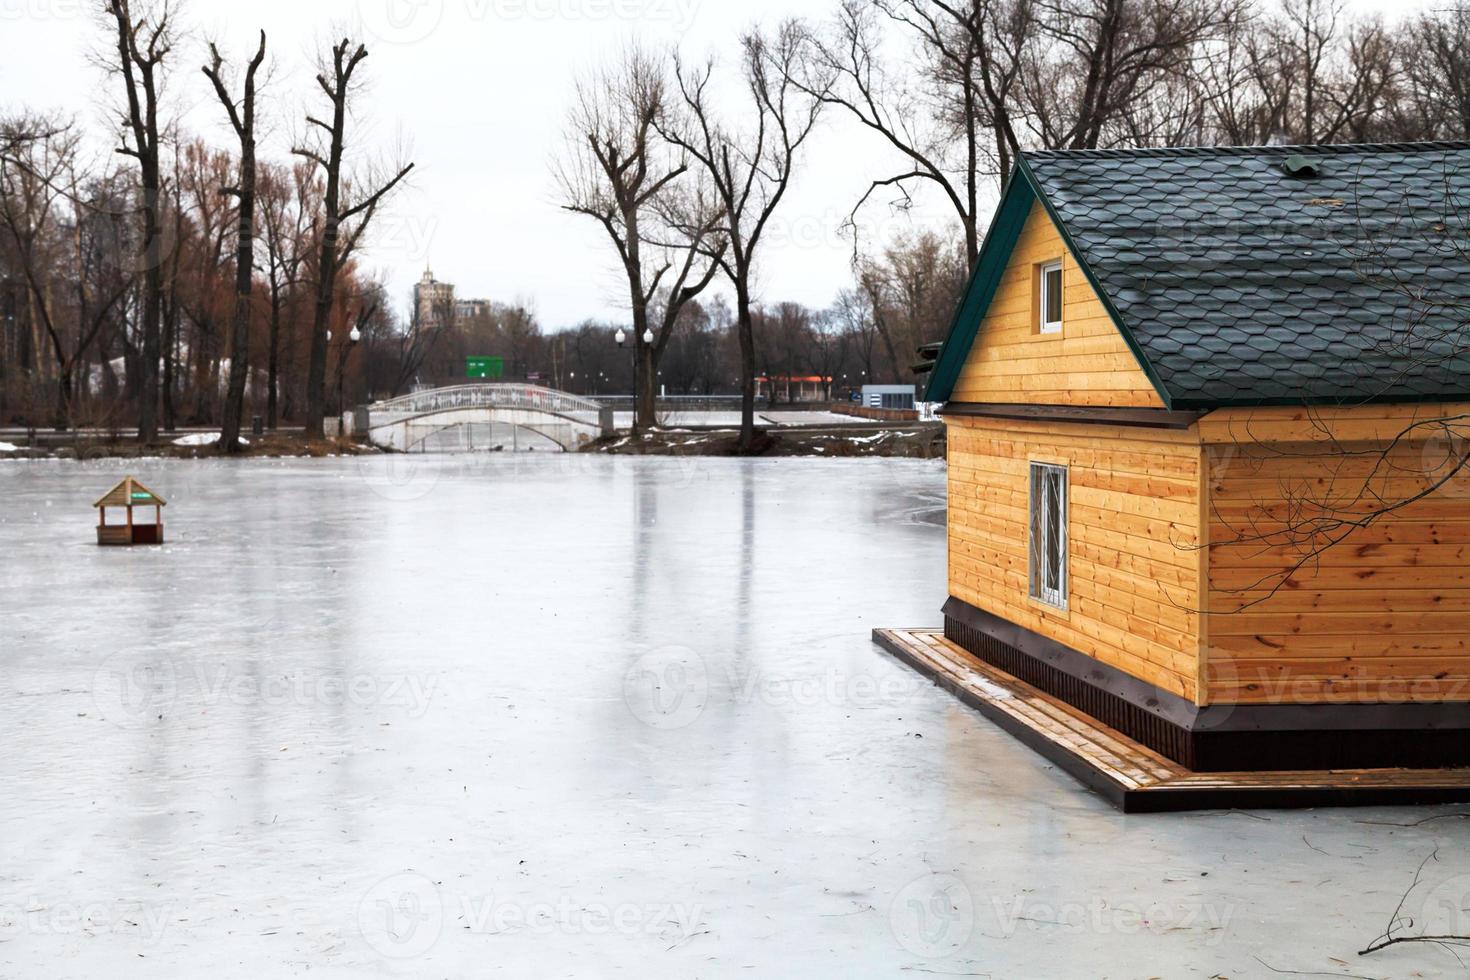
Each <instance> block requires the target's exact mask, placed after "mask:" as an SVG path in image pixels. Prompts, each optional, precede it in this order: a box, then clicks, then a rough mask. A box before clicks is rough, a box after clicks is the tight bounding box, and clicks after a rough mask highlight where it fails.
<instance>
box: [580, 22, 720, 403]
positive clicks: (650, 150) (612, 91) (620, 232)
mask: <svg viewBox="0 0 1470 980" xmlns="http://www.w3.org/2000/svg"><path fill="white" fill-rule="evenodd" d="M667 95H668V77H667V69H666V66H665V64H664V63H663V61H662V60H660V59H658V58H656V57H653V56H651V55H649V54H648V53H646V52H644V51H642V50H640V49H638V48H636V47H634V48H629V49H628V50H627V51H625V52H624V54H623V56H622V60H621V63H620V64H619V65H618V66H617V67H616V68H614V69H613V70H611V71H603V72H598V73H596V74H594V75H593V76H591V77H589V78H587V79H585V80H584V81H582V82H581V83H579V84H578V86H577V101H576V104H575V106H574V107H573V109H572V112H571V117H570V121H569V127H568V133H567V142H568V149H569V150H570V153H569V155H568V158H567V159H566V160H565V161H564V162H562V163H561V164H560V165H559V166H558V168H557V179H558V182H559V183H560V184H561V187H562V197H563V202H564V203H563V205H562V207H563V208H565V209H566V210H568V211H571V212H573V213H576V214H584V215H587V216H589V217H591V218H593V219H595V220H596V221H597V222H598V223H599V224H600V225H601V226H602V227H603V229H604V230H605V231H606V232H607V235H608V238H609V239H610V240H611V242H612V244H613V246H614V248H615V249H616V251H617V253H618V258H619V261H620V262H621V264H622V267H623V273H624V275H625V276H626V278H627V283H628V293H629V307H630V311H631V313H632V318H633V324H632V326H633V330H632V333H633V350H634V381H633V385H634V412H633V431H635V432H637V431H638V430H640V429H643V428H648V427H650V426H653V425H654V424H655V422H656V415H655V390H656V386H655V380H656V378H657V376H658V366H659V360H660V358H661V357H662V354H663V351H664V349H665V347H666V346H667V344H668V341H669V337H670V335H671V334H672V332H673V329H674V325H675V324H676V323H677V322H678V319H679V314H680V311H681V310H682V309H683V308H684V306H685V305H686V304H688V303H689V302H690V301H692V300H693V299H694V298H695V297H696V296H698V295H699V294H700V293H701V292H702V291H703V290H704V289H705V288H706V287H707V286H708V285H709V283H710V280H711V279H713V278H714V275H715V273H716V271H717V270H718V265H717V264H716V263H715V261H713V260H712V259H711V258H710V257H709V256H710V255H713V254H718V252H719V250H720V249H722V248H723V243H719V244H715V243H713V242H712V239H713V238H714V233H713V230H714V227H715V225H716V224H717V223H718V221H719V213H718V211H717V210H716V209H714V208H712V207H710V206H709V202H708V200H707V199H706V198H705V197H704V196H702V195H700V194H699V193H697V192H696V193H690V194H680V193H678V188H677V183H678V182H679V181H680V180H681V178H685V175H686V173H687V172H688V170H689V163H688V159H687V156H686V155H685V154H684V153H682V152H681V151H680V150H679V149H678V148H677V147H674V146H672V145H671V144H669V143H668V142H667V141H666V140H664V139H663V138H662V136H661V135H660V134H659V132H658V131H657V129H656V127H655V124H656V122H657V121H658V120H659V118H660V117H661V116H662V115H664V114H665V112H666V107H665V99H666V98H667ZM698 176H699V175H695V180H697V179H698ZM685 182H686V183H687V182H688V181H687V179H686V181H685ZM656 300H658V302H657V303H656ZM655 305H657V306H659V307H660V310H659V311H658V320H659V323H658V330H657V331H656V332H655V331H654V330H653V329H652V326H653V324H652V317H651V312H652V311H651V307H653V306H655ZM645 337H646V338H647V339H645Z"/></svg>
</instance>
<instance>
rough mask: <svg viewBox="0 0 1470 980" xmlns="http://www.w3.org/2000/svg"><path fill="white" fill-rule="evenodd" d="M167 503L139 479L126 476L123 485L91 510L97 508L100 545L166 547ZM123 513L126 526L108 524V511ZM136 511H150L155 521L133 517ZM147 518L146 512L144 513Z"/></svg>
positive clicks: (104, 496)
mask: <svg viewBox="0 0 1470 980" xmlns="http://www.w3.org/2000/svg"><path fill="white" fill-rule="evenodd" d="M167 503H168V502H167V501H166V500H164V499H163V498H162V497H160V496H159V495H158V494H156V493H154V492H153V491H152V490H149V489H148V488H147V487H145V486H143V484H141V483H139V482H138V481H137V479H136V478H134V477H131V476H125V477H123V479H122V482H121V483H119V484H118V485H117V486H115V487H113V488H112V489H111V490H109V491H107V492H106V493H105V494H103V495H102V496H101V497H100V498H98V500H97V502H96V503H95V504H93V505H92V506H94V507H96V508H97V543H98V544H105V545H134V544H163V508H164V507H165V506H166V505H167ZM109 507H111V508H113V509H114V510H117V509H121V510H123V512H124V513H125V515H126V520H125V521H124V522H123V523H120V524H118V523H114V524H109V523H108V522H107V508H109ZM135 507H151V508H153V513H152V514H151V515H147V516H151V517H152V518H153V520H151V521H148V520H141V521H140V520H138V519H137V518H136V517H135V516H134V514H133V508H135ZM145 515H146V512H145Z"/></svg>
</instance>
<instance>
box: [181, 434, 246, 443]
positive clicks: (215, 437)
mask: <svg viewBox="0 0 1470 980" xmlns="http://www.w3.org/2000/svg"><path fill="white" fill-rule="evenodd" d="M217 442H219V433H218V432H191V433H189V434H188V435H186V436H179V437H178V438H177V439H175V440H174V445H175V446H213V445H214V444H215V443H217ZM240 445H242V446H248V445H250V440H249V439H246V438H245V437H244V436H241V437H240Z"/></svg>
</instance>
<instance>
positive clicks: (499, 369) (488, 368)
mask: <svg viewBox="0 0 1470 980" xmlns="http://www.w3.org/2000/svg"><path fill="white" fill-rule="evenodd" d="M504 372H505V359H504V358H500V357H466V358H465V359H464V376H465V377H466V378H498V377H500V376H501V374H503V373H504Z"/></svg>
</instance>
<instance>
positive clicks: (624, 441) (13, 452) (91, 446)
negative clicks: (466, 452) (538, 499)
mask: <svg viewBox="0 0 1470 980" xmlns="http://www.w3.org/2000/svg"><path fill="white" fill-rule="evenodd" d="M208 435H210V434H209V433H203V432H200V433H187V434H183V435H179V436H177V437H175V438H172V439H168V440H162V441H159V442H152V443H148V444H146V445H144V444H140V443H137V442H133V441H130V440H128V439H126V438H119V439H116V440H111V439H108V440H86V439H83V440H79V441H76V442H71V443H67V444H63V445H55V446H34V447H32V446H20V445H15V444H13V443H9V442H5V441H4V440H0V462H3V461H6V460H40V459H69V460H77V461H86V460H93V459H145V458H147V459H312V458H324V457H333V456H375V455H403V454H400V453H396V452H394V451H393V450H391V449H382V448H379V447H377V446H371V445H365V444H362V443H358V442H351V441H349V440H345V439H314V440H307V439H305V438H303V437H302V436H300V435H299V434H295V433H292V434H289V435H288V434H281V433H277V434H273V435H266V436H263V437H253V438H252V437H244V438H245V439H247V440H248V442H247V443H246V445H245V446H244V447H243V448H242V450H241V451H240V452H239V453H233V454H228V455H227V454H225V453H221V452H220V451H219V450H218V449H217V448H216V441H217V440H208V441H206V439H205V438H202V437H207V436H208ZM739 435H740V432H739V429H737V428H733V427H729V428H725V427H710V428H704V427H671V428H667V429H664V428H656V429H653V430H652V431H648V432H644V433H641V434H640V435H638V436H634V435H633V434H631V433H629V432H627V431H619V432H618V433H616V434H614V435H611V436H605V437H603V438H601V439H598V440H596V441H595V442H591V443H588V444H587V445H586V446H583V447H582V448H581V449H579V450H576V451H577V452H581V453H589V454H602V455H627V456H745V457H748V458H752V459H763V458H783V457H813V458H826V459H845V458H857V457H880V458H899V459H943V458H944V456H945V439H944V428H943V426H942V425H940V424H937V423H932V422H930V423H924V422H914V423H912V424H887V425H859V426H841V425H838V426H810V427H808V426H801V427H798V426H790V427H771V426H762V427H758V428H757V429H756V437H755V445H754V447H753V450H752V451H751V452H748V453H740V452H739V451H738V450H737V449H736V444H737V442H738V440H739ZM196 437H200V438H196ZM180 440H185V441H184V442H182V443H181V442H180ZM436 455H438V454H436Z"/></svg>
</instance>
